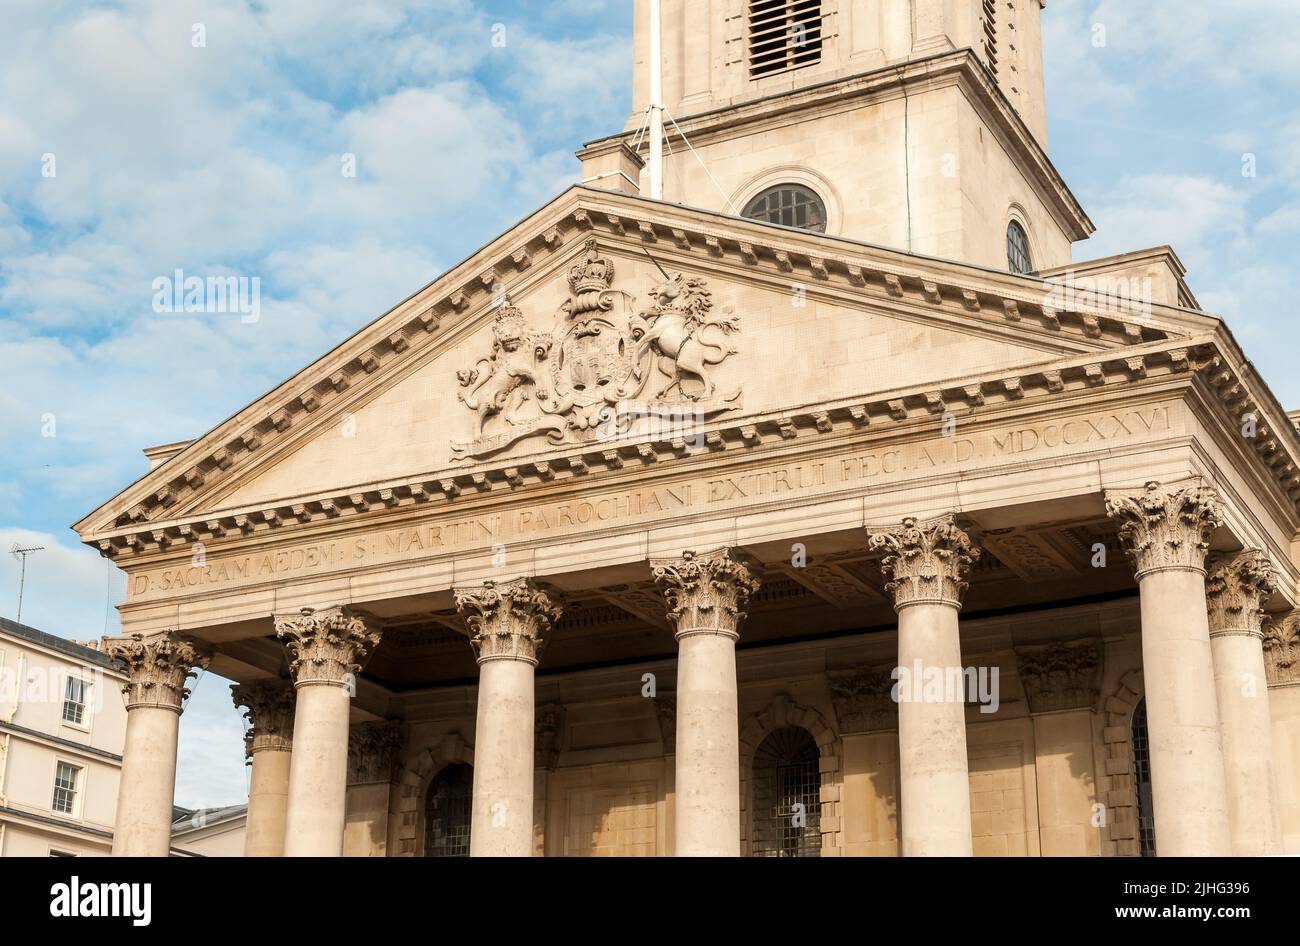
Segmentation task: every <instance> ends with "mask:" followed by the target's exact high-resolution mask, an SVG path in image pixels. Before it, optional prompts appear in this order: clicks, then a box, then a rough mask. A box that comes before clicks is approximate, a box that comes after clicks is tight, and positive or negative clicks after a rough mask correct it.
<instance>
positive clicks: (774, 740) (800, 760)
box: [752, 726, 822, 857]
mask: <svg viewBox="0 0 1300 946" xmlns="http://www.w3.org/2000/svg"><path fill="white" fill-rule="evenodd" d="M820 757H821V753H820V752H819V751H818V749H817V743H816V742H815V741H814V740H813V737H812V735H811V734H810V733H809V732H808V730H806V729H801V728H799V727H797V726H790V727H787V728H785V729H778V730H776V731H775V732H773V733H771V734H770V735H768V737H767V738H766V739H764V740H763V741H762V742H761V743H760V744H759V746H758V749H757V750H755V752H754V780H753V786H754V789H753V791H754V826H753V847H752V850H753V854H754V856H755V857H820V856H821V848H822V835H821V808H822V806H821V787H822V779H821V772H820V771H819V770H818V769H819V767H818V764H817V762H818V759H819V758H820Z"/></svg>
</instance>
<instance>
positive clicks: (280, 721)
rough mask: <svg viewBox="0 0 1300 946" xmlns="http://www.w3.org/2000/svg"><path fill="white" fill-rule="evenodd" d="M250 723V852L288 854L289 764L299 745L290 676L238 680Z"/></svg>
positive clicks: (233, 691) (234, 690)
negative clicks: (296, 737) (296, 735)
mask: <svg viewBox="0 0 1300 946" xmlns="http://www.w3.org/2000/svg"><path fill="white" fill-rule="evenodd" d="M230 695H231V697H232V698H233V699H234V701H235V705H236V706H239V707H243V709H244V716H245V718H246V719H247V720H248V723H249V728H248V731H247V732H246V733H245V734H244V738H245V743H246V746H245V751H246V754H247V756H248V760H249V762H250V763H251V764H252V767H253V771H252V775H251V777H250V779H249V786H248V819H247V828H246V830H245V831H244V856H245V857H280V856H282V855H283V854H284V823H285V815H286V813H287V811H288V806H289V764H290V760H291V759H292V754H291V753H292V749H293V696H294V689H293V684H291V683H289V682H288V681H286V680H260V681H258V682H256V683H238V684H236V685H234V686H232V687H231V688H230Z"/></svg>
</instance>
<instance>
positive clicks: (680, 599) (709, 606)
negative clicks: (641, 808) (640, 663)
mask: <svg viewBox="0 0 1300 946" xmlns="http://www.w3.org/2000/svg"><path fill="white" fill-rule="evenodd" d="M650 565H651V573H652V574H653V575H654V580H655V583H656V584H658V585H659V587H660V588H661V589H662V590H663V593H664V597H665V599H666V601H667V605H668V620H669V621H670V622H671V623H672V625H673V628H674V630H675V633H676V637H677V648H678V649H677V691H676V698H677V711H676V727H677V738H676V741H675V742H676V744H675V746H674V749H675V752H676V755H675V764H676V769H677V771H676V784H675V792H676V802H677V811H676V845H675V851H676V854H677V856H678V857H709V856H713V857H737V856H739V854H740V743H739V739H740V736H739V733H740V729H739V727H740V720H739V709H738V707H737V688H736V641H737V640H738V639H739V637H740V629H741V626H742V625H743V623H744V620H745V614H746V611H747V610H748V608H749V602H750V600H751V599H752V598H753V596H754V594H755V593H756V592H757V591H758V587H759V577H758V574H757V572H756V570H755V569H754V568H753V567H752V566H750V565H749V564H748V563H746V562H745V561H744V560H742V559H741V558H740V557H739V556H738V555H737V554H736V553H734V552H733V551H731V550H730V549H721V550H718V551H714V552H708V553H702V554H701V553H696V552H684V553H683V554H682V556H681V557H680V558H676V559H666V560H657V561H652V562H651V563H650Z"/></svg>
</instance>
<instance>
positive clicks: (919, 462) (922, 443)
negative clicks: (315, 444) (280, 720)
mask: <svg viewBox="0 0 1300 946" xmlns="http://www.w3.org/2000/svg"><path fill="white" fill-rule="evenodd" d="M1171 410H1172V408H1171V407H1170V406H1168V405H1161V406H1155V407H1150V408H1141V409H1135V410H1131V411H1117V412H1109V413H1103V414H1090V415H1081V416H1074V417H1069V418H1063V419H1060V420H1048V421H1044V422H1042V423H1037V424H1028V425H1023V426H1016V427H1004V428H994V429H991V430H986V431H977V432H973V433H971V434H970V435H969V436H965V437H963V436H952V437H943V436H939V437H933V438H930V439H926V440H918V441H913V442H911V443H907V444H898V445H886V446H881V447H878V448H867V449H862V448H858V449H852V450H851V451H850V452H848V453H846V454H845V455H843V456H840V457H836V458H831V459H824V460H801V461H790V462H786V463H779V464H770V465H766V466H762V467H758V468H753V469H749V470H743V471H737V472H735V473H728V474H724V475H719V474H713V475H707V474H706V475H704V476H700V477H697V478H695V479H691V480H685V481H680V482H677V483H674V484H670V485H656V486H649V485H647V486H645V487H641V488H637V487H631V488H625V489H622V490H612V491H609V492H606V493H596V494H585V495H583V496H581V497H574V498H568V499H559V500H556V501H554V502H548V503H538V504H533V505H520V506H518V507H516V508H513V509H509V510H503V511H501V512H494V513H488V514H482V515H466V516H461V517H458V518H455V519H440V520H438V521H436V522H434V523H422V524H417V525H409V526H395V527H390V528H388V529H379V530H375V531H371V532H366V533H362V534H359V535H353V536H348V537H346V538H340V539H332V540H325V541H320V542H316V543H311V544H303V545H299V546H292V547H281V548H277V549H274V550H267V551H258V552H252V553H244V554H240V555H227V556H220V555H211V554H210V555H208V557H207V560H206V562H205V564H203V565H199V566H190V565H189V564H188V562H187V564H186V565H176V566H171V567H166V568H161V569H154V570H151V571H146V572H139V573H137V574H135V575H133V576H132V578H131V582H130V598H131V600H132V601H139V600H143V599H148V598H155V597H161V596H172V595H179V594H186V593H191V592H196V591H199V590H201V589H206V588H217V587H228V586H240V585H246V584H256V583H259V582H269V581H275V580H278V579H281V578H285V577H294V576H301V575H313V574H322V575H323V574H330V573H335V572H342V571H347V570H349V569H357V568H365V567H369V566H375V565H384V564H388V563H394V562H415V561H419V560H421V559H425V558H433V557H437V556H439V555H443V554H447V553H451V552H457V553H464V552H467V551H473V550H475V549H488V548H491V547H492V546H494V545H496V544H498V543H502V542H509V541H512V540H522V541H527V540H534V539H545V538H548V537H559V536H566V535H575V534H581V533H583V532H587V531H590V530H593V529H600V528H613V527H617V526H619V525H621V524H626V525H634V524H637V523H645V522H661V521H664V520H665V518H666V517H667V518H671V517H673V516H675V515H690V514H696V513H703V512H709V511H712V510H717V511H723V510H727V509H732V508H740V507H744V506H749V505H752V504H754V503H755V502H764V501H769V500H778V499H781V498H783V497H787V496H802V497H808V498H812V497H817V496H824V495H833V494H834V493H835V492H837V491H838V490H842V489H853V488H855V487H860V486H861V485H862V484H863V483H864V482H866V481H887V480H890V479H892V478H897V477H905V476H918V475H926V474H927V473H937V472H942V471H944V470H950V469H953V468H957V469H960V470H963V471H964V470H969V469H972V468H978V467H979V466H981V465H991V466H996V464H998V463H999V462H1004V461H1006V460H1009V459H1016V460H1023V459H1025V458H1027V457H1031V456H1051V455H1069V453H1070V452H1071V451H1078V452H1079V453H1086V452H1087V451H1089V450H1091V449H1095V448H1097V447H1100V446H1103V445H1109V444H1113V443H1118V442H1123V441H1126V440H1142V439H1147V438H1150V437H1152V436H1155V435H1158V434H1162V433H1167V432H1168V431H1170V430H1172V421H1173V418H1172V415H1171Z"/></svg>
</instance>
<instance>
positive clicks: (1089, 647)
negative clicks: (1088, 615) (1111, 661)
mask: <svg viewBox="0 0 1300 946" xmlns="http://www.w3.org/2000/svg"><path fill="white" fill-rule="evenodd" d="M1015 652H1016V658H1017V661H1018V663H1019V665H1020V685H1021V687H1023V688H1024V691H1025V698H1026V699H1027V700H1028V701H1029V712H1030V713H1033V714H1039V713H1057V712H1062V711H1064V710H1074V709H1090V708H1092V707H1094V706H1096V705H1097V700H1098V699H1099V698H1100V695H1101V644H1100V642H1098V641H1096V640H1091V639H1087V640H1078V641H1054V642H1052V643H1050V644H1043V645H1030V646H1024V647H1017V648H1015Z"/></svg>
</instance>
